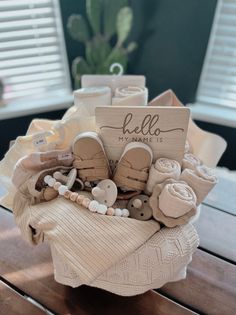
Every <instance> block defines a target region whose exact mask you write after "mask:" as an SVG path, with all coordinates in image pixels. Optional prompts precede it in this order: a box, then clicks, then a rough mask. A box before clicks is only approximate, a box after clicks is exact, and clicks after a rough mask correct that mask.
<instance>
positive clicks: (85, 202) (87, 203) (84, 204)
mask: <svg viewBox="0 0 236 315" xmlns="http://www.w3.org/2000/svg"><path fill="white" fill-rule="evenodd" d="M90 201H91V200H90V199H89V198H84V200H83V201H82V206H84V207H85V208H88V206H89V204H90Z"/></svg>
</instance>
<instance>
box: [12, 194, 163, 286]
mask: <svg viewBox="0 0 236 315" xmlns="http://www.w3.org/2000/svg"><path fill="white" fill-rule="evenodd" d="M20 200H21V199H20V198H19V196H18V198H17V200H15V203H14V214H15V217H16V222H17V223H18V225H19V226H20V228H21V230H22V234H23V236H24V237H25V238H26V239H27V240H28V241H30V242H31V243H33V244H34V243H35V238H33V233H32V229H31V228H30V227H33V228H34V229H35V230H36V231H37V239H40V240H42V239H45V238H47V240H49V241H50V242H51V243H52V244H53V245H54V247H55V248H56V250H57V251H58V252H60V253H61V255H62V256H63V257H64V261H67V262H68V264H69V266H70V267H71V268H72V269H73V270H75V271H76V272H77V273H79V274H80V277H81V281H82V283H85V284H89V283H90V282H92V281H94V279H96V278H97V277H98V276H99V275H100V274H102V273H103V272H104V271H105V270H106V269H108V268H110V267H111V266H112V265H114V264H115V263H117V262H118V261H120V260H121V259H123V258H124V257H125V256H127V255H128V254H131V253H132V252H133V251H135V250H136V249H137V248H138V247H140V246H141V245H142V244H143V243H144V242H145V241H147V240H148V239H149V238H150V237H151V236H152V235H153V234H155V233H156V232H157V231H158V230H159V229H160V226H159V224H158V223H157V222H155V221H153V220H151V221H148V222H142V221H138V220H133V219H128V218H120V217H109V216H103V215H99V214H96V213H95V214H94V213H91V212H90V211H88V210H86V209H85V208H83V207H82V206H79V205H77V204H75V203H73V202H70V201H68V200H65V199H64V198H57V199H55V200H53V201H50V202H45V203H40V204H36V205H32V206H30V205H29V204H24V203H22V202H21V203H20V204H18V202H19V201H20ZM19 206H20V207H19ZM22 206H23V209H22V208H21V207H22ZM40 235H41V236H40Z"/></svg>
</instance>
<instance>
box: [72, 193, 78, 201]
mask: <svg viewBox="0 0 236 315" xmlns="http://www.w3.org/2000/svg"><path fill="white" fill-rule="evenodd" d="M77 197H78V194H77V193H76V192H72V193H71V194H70V200H71V201H75V200H76V199H77Z"/></svg>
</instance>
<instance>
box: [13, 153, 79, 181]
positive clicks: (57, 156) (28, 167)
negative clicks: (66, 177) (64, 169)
mask: <svg viewBox="0 0 236 315" xmlns="http://www.w3.org/2000/svg"><path fill="white" fill-rule="evenodd" d="M73 160H74V158H73V156H72V152H71V150H70V149H68V150H53V151H47V152H34V153H30V154H29V155H26V156H24V157H23V158H21V159H20V160H19V161H18V162H17V163H16V165H15V167H14V170H13V175H12V182H13V184H14V185H15V186H16V187H20V186H21V184H22V183H24V182H25V181H26V180H27V179H28V178H30V177H31V176H32V175H34V174H37V173H38V172H40V171H42V170H45V169H50V168H53V167H56V166H71V165H72V162H73Z"/></svg>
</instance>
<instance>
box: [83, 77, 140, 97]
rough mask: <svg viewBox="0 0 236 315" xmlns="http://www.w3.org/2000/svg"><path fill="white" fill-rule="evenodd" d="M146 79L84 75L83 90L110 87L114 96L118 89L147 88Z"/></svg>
mask: <svg viewBox="0 0 236 315" xmlns="http://www.w3.org/2000/svg"><path fill="white" fill-rule="evenodd" d="M145 83H146V79H145V77H144V76H142V75H122V76H119V75H118V76H117V75H89V74H88V75H83V76H82V79H81V85H82V88H88V87H98V86H108V87H109V88H110V89H111V91H112V95H113V96H114V94H115V90H116V89H117V88H122V87H127V86H136V87H142V88H144V87H145Z"/></svg>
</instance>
